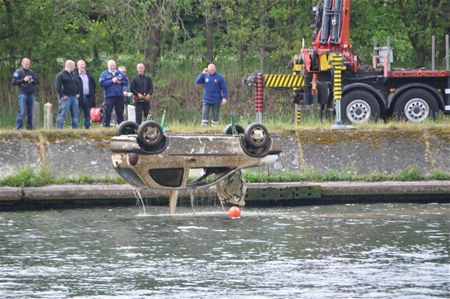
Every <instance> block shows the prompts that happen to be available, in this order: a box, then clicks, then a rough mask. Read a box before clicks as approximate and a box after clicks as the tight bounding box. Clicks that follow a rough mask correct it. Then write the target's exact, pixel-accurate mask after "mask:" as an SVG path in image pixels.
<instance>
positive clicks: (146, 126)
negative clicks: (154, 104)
mask: <svg viewBox="0 0 450 299" xmlns="http://www.w3.org/2000/svg"><path fill="white" fill-rule="evenodd" d="M164 137H165V136H164V133H163V129H162V128H161V126H160V125H159V124H158V123H157V122H155V121H153V120H148V121H146V122H143V123H142V124H141V125H140V126H139V128H138V131H137V138H138V139H139V141H140V142H141V143H142V144H143V145H144V146H146V147H155V146H158V145H159V144H160V143H161V142H163V141H164V139H165V138H164Z"/></svg>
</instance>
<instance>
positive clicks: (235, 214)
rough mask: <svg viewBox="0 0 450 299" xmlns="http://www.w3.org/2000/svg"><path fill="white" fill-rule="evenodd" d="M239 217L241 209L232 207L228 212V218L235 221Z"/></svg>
mask: <svg viewBox="0 0 450 299" xmlns="http://www.w3.org/2000/svg"><path fill="white" fill-rule="evenodd" d="M239 217H241V209H240V208H239V207H238V206H232V207H231V208H230V209H229V210H228V218H231V219H236V218H239Z"/></svg>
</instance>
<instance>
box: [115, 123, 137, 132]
mask: <svg viewBox="0 0 450 299" xmlns="http://www.w3.org/2000/svg"><path fill="white" fill-rule="evenodd" d="M137 130H138V124H137V123H135V122H134V121H131V120H127V121H123V122H121V123H120V125H119V126H118V127H117V131H116V135H117V136H120V135H132V134H136V133H137Z"/></svg>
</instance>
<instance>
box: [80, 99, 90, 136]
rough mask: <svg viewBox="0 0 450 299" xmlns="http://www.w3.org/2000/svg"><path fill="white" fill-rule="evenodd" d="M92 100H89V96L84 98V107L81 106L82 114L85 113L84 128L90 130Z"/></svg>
mask: <svg viewBox="0 0 450 299" xmlns="http://www.w3.org/2000/svg"><path fill="white" fill-rule="evenodd" d="M92 107H93V106H92V104H91V99H90V98H89V95H87V96H84V101H83V103H82V105H80V114H81V112H83V116H84V127H85V128H86V129H89V128H90V127H91V108H92Z"/></svg>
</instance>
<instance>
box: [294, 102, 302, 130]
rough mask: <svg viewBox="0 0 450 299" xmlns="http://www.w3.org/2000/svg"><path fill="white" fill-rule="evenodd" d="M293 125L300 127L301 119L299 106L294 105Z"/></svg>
mask: <svg viewBox="0 0 450 299" xmlns="http://www.w3.org/2000/svg"><path fill="white" fill-rule="evenodd" d="M294 107H295V124H296V125H297V126H300V121H301V119H302V109H301V107H300V105H299V104H295V106H294Z"/></svg>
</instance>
